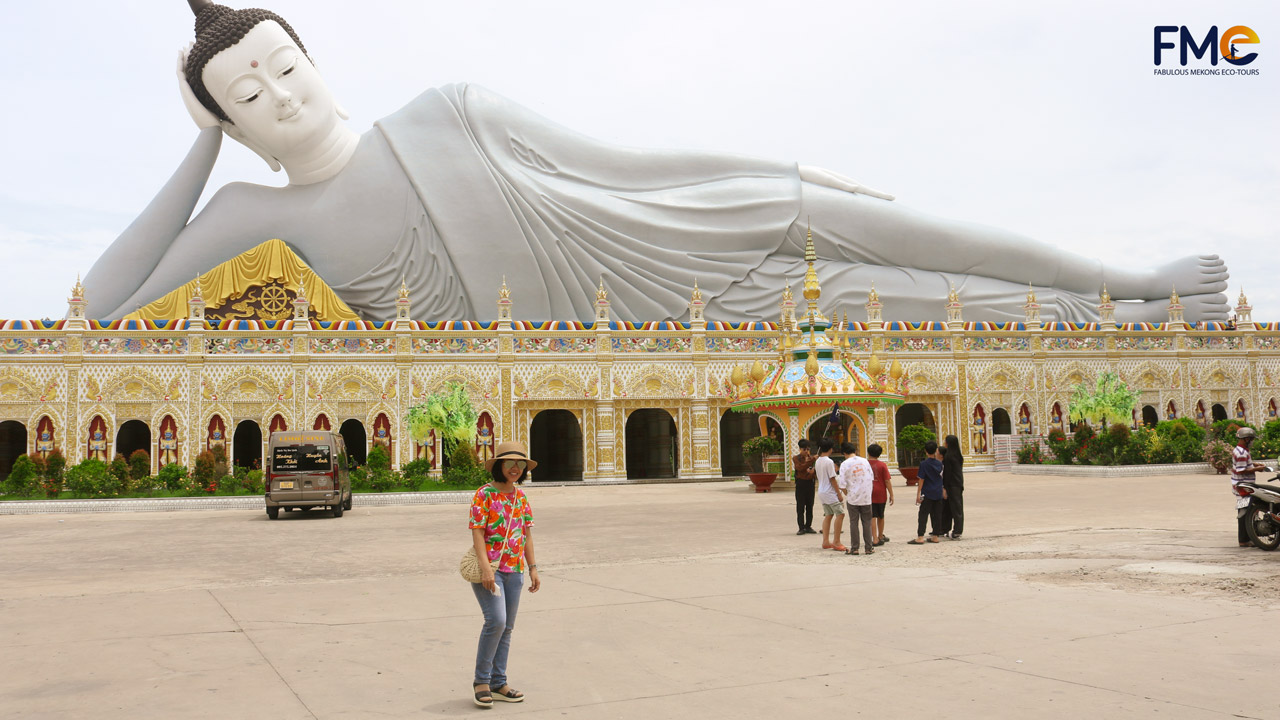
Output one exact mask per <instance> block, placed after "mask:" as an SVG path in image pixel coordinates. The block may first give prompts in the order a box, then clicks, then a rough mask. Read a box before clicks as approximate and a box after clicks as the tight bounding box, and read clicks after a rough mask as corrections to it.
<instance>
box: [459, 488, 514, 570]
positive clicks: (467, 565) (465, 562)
mask: <svg viewBox="0 0 1280 720" xmlns="http://www.w3.org/2000/svg"><path fill="white" fill-rule="evenodd" d="M514 518H515V508H514V507H513V508H511V514H510V517H509V518H508V522H507V536H506V537H505V538H503V541H502V546H503V547H504V548H505V547H508V546H509V544H510V542H511V526H512V525H514V524H515V523H513V522H511V520H513V519H514ZM486 554H487V553H486ZM498 557H502V556H501V555H499V556H498ZM485 562H487V563H489V567H491V568H493V571H494V572H495V573H496V572H497V571H498V563H496V562H493V561H492V560H490V559H489V558H487V557H486V558H485ZM458 572H459V574H461V575H462V579H463V580H466V581H467V582H469V583H479V582H482V581H483V580H484V574H483V573H481V572H480V558H478V557H476V546H475V544H474V543H473V544H472V545H471V547H469V548H467V551H466V552H464V553H462V562H460V563H458Z"/></svg>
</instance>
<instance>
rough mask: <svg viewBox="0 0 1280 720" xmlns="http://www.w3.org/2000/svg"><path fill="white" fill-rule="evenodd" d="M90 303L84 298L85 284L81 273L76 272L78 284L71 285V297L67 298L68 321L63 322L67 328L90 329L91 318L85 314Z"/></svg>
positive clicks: (63, 325)
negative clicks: (81, 279) (82, 282)
mask: <svg viewBox="0 0 1280 720" xmlns="http://www.w3.org/2000/svg"><path fill="white" fill-rule="evenodd" d="M88 306H89V303H88V302H86V301H85V299H84V286H83V285H81V284H80V274H79V273H76V284H75V285H72V286H71V297H69V298H67V321H66V322H65V323H63V324H62V327H63V328H64V329H66V330H88V329H89V319H88V315H86V314H85V310H86V309H87V308H88Z"/></svg>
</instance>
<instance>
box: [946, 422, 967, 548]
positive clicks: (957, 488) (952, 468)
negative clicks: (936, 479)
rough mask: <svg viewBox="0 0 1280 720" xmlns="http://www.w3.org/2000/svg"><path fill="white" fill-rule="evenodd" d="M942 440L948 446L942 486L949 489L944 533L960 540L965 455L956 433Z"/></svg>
mask: <svg viewBox="0 0 1280 720" xmlns="http://www.w3.org/2000/svg"><path fill="white" fill-rule="evenodd" d="M942 442H943V444H944V446H945V448H946V453H945V454H944V455H943V456H942V487H943V488H944V489H945V490H946V491H947V500H946V516H945V518H946V519H945V520H943V523H942V534H944V535H946V536H947V537H949V538H951V539H952V540H959V539H960V536H961V535H962V534H963V533H964V455H961V454H960V440H959V438H957V437H956V436H955V435H948V436H947V438H946V439H945V440H943V441H942Z"/></svg>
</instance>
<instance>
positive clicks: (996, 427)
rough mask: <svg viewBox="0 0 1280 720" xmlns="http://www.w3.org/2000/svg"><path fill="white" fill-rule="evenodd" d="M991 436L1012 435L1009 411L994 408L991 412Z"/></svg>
mask: <svg viewBox="0 0 1280 720" xmlns="http://www.w3.org/2000/svg"><path fill="white" fill-rule="evenodd" d="M991 434H992V435H1012V434H1013V422H1012V421H1010V419H1009V411H1008V410H1005V409H1004V408H999V407H998V408H996V409H995V410H992V411H991Z"/></svg>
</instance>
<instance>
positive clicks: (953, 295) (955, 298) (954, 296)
mask: <svg viewBox="0 0 1280 720" xmlns="http://www.w3.org/2000/svg"><path fill="white" fill-rule="evenodd" d="M947 302H949V303H958V302H960V295H959V294H958V293H957V292H956V284H955V283H951V292H949V293H947Z"/></svg>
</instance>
